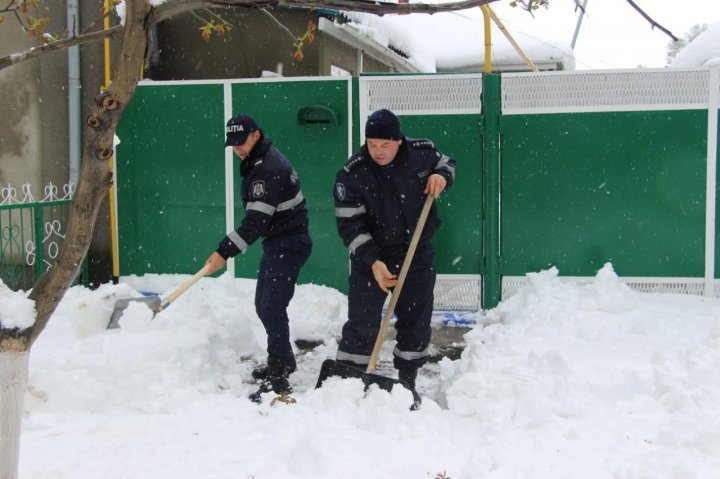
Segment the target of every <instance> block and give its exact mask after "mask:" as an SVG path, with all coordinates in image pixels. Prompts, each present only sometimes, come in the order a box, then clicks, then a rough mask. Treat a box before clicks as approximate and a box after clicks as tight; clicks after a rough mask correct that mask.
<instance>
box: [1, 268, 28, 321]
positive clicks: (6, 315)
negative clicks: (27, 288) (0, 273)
mask: <svg viewBox="0 0 720 479" xmlns="http://www.w3.org/2000/svg"><path fill="white" fill-rule="evenodd" d="M33 324H35V302H34V301H32V300H30V299H28V298H27V297H26V296H25V294H24V293H22V292H15V291H12V290H11V289H10V288H8V287H7V285H6V284H5V283H3V281H2V280H1V279H0V327H2V328H3V329H19V330H23V329H27V328H29V327H30V326H32V325H33Z"/></svg>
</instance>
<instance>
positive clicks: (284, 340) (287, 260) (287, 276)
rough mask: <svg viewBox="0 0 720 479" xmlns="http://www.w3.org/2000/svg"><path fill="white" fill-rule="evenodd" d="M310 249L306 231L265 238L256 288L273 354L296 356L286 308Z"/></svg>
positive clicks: (281, 356) (257, 301) (256, 310)
mask: <svg viewBox="0 0 720 479" xmlns="http://www.w3.org/2000/svg"><path fill="white" fill-rule="evenodd" d="M311 251H312V240H311V239H310V236H309V235H307V234H295V235H291V236H281V237H272V238H267V239H266V240H265V241H263V255H262V258H261V259H260V268H259V271H258V281H257V287H256V288H255V312H257V315H258V317H259V318H260V321H262V324H263V326H264V327H265V332H266V333H267V336H268V346H267V352H268V354H269V355H270V356H275V357H278V358H283V359H289V358H292V357H293V350H292V346H291V345H290V325H289V318H288V315H287V307H288V305H289V304H290V300H291V299H292V297H293V295H294V294H295V283H296V282H297V277H298V274H299V273H300V268H302V266H303V265H304V264H305V263H306V262H307V260H308V258H309V257H310V252H311Z"/></svg>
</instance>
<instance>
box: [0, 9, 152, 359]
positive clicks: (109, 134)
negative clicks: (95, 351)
mask: <svg viewBox="0 0 720 479" xmlns="http://www.w3.org/2000/svg"><path fill="white" fill-rule="evenodd" d="M126 5H127V13H126V19H125V29H124V31H123V38H122V49H121V51H120V53H119V56H118V59H117V63H116V69H115V76H114V79H113V82H112V84H111V85H110V87H109V88H108V90H107V91H106V92H103V93H102V94H100V95H99V96H98V97H97V98H96V103H97V104H98V107H97V108H96V109H95V110H94V111H93V113H92V114H91V115H90V116H89V117H88V118H87V121H86V123H87V124H86V130H85V134H84V137H85V143H84V146H83V156H82V165H81V168H80V179H79V181H78V185H77V191H76V192H75V196H74V198H73V201H72V205H71V208H70V216H69V219H68V227H67V232H66V235H65V240H64V242H63V245H62V247H61V250H60V254H59V255H58V260H57V263H56V264H55V266H54V267H53V269H51V270H50V271H49V272H48V273H46V274H45V275H43V276H42V277H41V278H40V280H39V281H38V282H37V284H36V285H35V286H34V287H33V290H32V293H31V294H30V299H32V300H34V301H35V308H36V310H37V318H36V320H35V324H34V325H33V326H32V327H31V328H29V329H28V330H26V331H23V333H22V335H21V336H22V340H23V342H24V344H25V346H26V347H27V349H29V348H30V346H31V345H32V343H33V342H34V341H35V340H36V339H37V337H38V336H39V335H40V333H41V332H42V330H43V329H44V328H45V325H46V324H47V322H48V319H49V318H50V316H51V315H52V313H53V311H55V308H56V307H57V305H58V303H59V302H60V299H61V298H62V297H63V295H64V294H65V292H66V291H67V289H68V288H69V287H70V285H71V284H72V281H73V280H74V278H75V277H76V275H77V273H78V271H79V269H80V265H81V263H82V261H83V259H84V258H85V255H86V254H87V251H88V248H89V247H90V242H91V240H92V236H93V230H94V228H95V222H96V220H97V215H98V210H99V208H100V205H101V204H102V200H103V198H104V197H105V195H106V194H107V191H108V187H109V186H110V184H111V183H112V181H113V178H112V171H111V169H110V162H111V160H112V154H113V149H112V145H113V138H114V136H115V128H116V127H117V124H118V121H119V120H120V117H121V115H122V112H123V111H124V110H125V106H126V105H127V103H128V101H129V100H130V98H132V95H133V93H134V92H135V88H136V87H137V83H138V81H139V80H140V72H141V68H142V65H143V61H144V58H145V49H146V46H147V33H148V32H147V27H148V23H147V16H148V13H149V12H150V4H149V2H148V0H128V1H127V2H126ZM2 339H3V338H2V337H0V351H2V350H3V342H2Z"/></svg>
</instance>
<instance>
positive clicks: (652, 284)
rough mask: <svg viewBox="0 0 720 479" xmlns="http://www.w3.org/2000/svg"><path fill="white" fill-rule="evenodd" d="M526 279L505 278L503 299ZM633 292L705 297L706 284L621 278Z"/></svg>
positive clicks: (718, 291)
mask: <svg viewBox="0 0 720 479" xmlns="http://www.w3.org/2000/svg"><path fill="white" fill-rule="evenodd" d="M560 280H561V281H563V282H570V283H576V284H578V285H584V284H590V283H592V282H593V281H594V280H595V278H589V277H571V276H567V277H560ZM526 281H527V279H526V278H525V277H518V276H507V277H504V278H503V284H502V299H503V300H505V299H507V298H509V297H510V296H512V295H514V294H515V293H517V292H518V291H519V290H520V289H521V288H522V287H523V286H524V285H525V283H526ZM620 281H621V282H623V283H625V284H626V285H628V286H629V287H630V288H631V289H632V290H634V291H638V292H640V293H676V294H691V295H695V296H704V293H705V283H704V281H703V279H700V278H630V277H624V278H620ZM714 291H715V297H720V281H716V282H715V284H714Z"/></svg>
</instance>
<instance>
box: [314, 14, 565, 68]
mask: <svg viewBox="0 0 720 479" xmlns="http://www.w3.org/2000/svg"><path fill="white" fill-rule="evenodd" d="M341 18H344V19H346V20H347V21H348V22H347V23H345V24H343V23H341V22H339V21H337V20H336V22H335V24H334V25H335V27H338V28H340V29H342V30H343V31H345V32H346V33H347V34H348V35H352V36H353V37H355V38H356V40H357V39H359V38H362V39H363V41H366V42H368V43H374V44H376V45H378V46H380V47H383V48H386V49H390V50H391V51H395V52H399V53H400V54H401V55H400V56H403V55H406V60H407V62H408V63H410V64H411V65H413V67H414V68H415V69H416V71H420V72H449V71H482V69H483V65H484V62H485V39H484V26H483V21H482V18H473V17H471V16H469V15H467V14H465V13H462V12H448V13H436V14H433V15H430V14H424V13H413V14H407V15H385V16H382V17H381V16H377V15H373V14H367V13H353V12H348V13H343V15H342V17H341ZM491 28H492V30H491V39H492V65H493V70H495V71H528V70H529V68H528V66H527V65H526V64H525V62H524V61H523V60H522V58H521V57H520V55H519V54H518V53H517V51H515V49H514V48H513V46H512V45H511V43H510V42H509V41H508V40H507V39H506V38H505V36H504V35H503V33H502V32H501V31H500V29H499V28H498V27H497V25H495V23H494V22H491ZM506 29H507V31H509V32H510V33H511V35H512V36H513V38H514V39H515V41H516V42H517V43H518V44H519V45H520V46H521V47H522V49H523V50H524V51H525V53H526V54H527V56H528V57H529V58H530V59H531V60H532V61H533V62H534V63H535V64H536V66H537V67H538V68H539V69H541V70H574V69H575V57H574V55H573V52H572V49H571V48H570V46H569V45H568V44H563V43H562V42H559V41H557V40H556V39H551V38H550V37H540V36H538V35H537V34H535V35H529V34H526V33H523V32H520V31H517V30H514V29H512V28H510V27H507V26H506ZM321 30H323V28H322V26H321Z"/></svg>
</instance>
